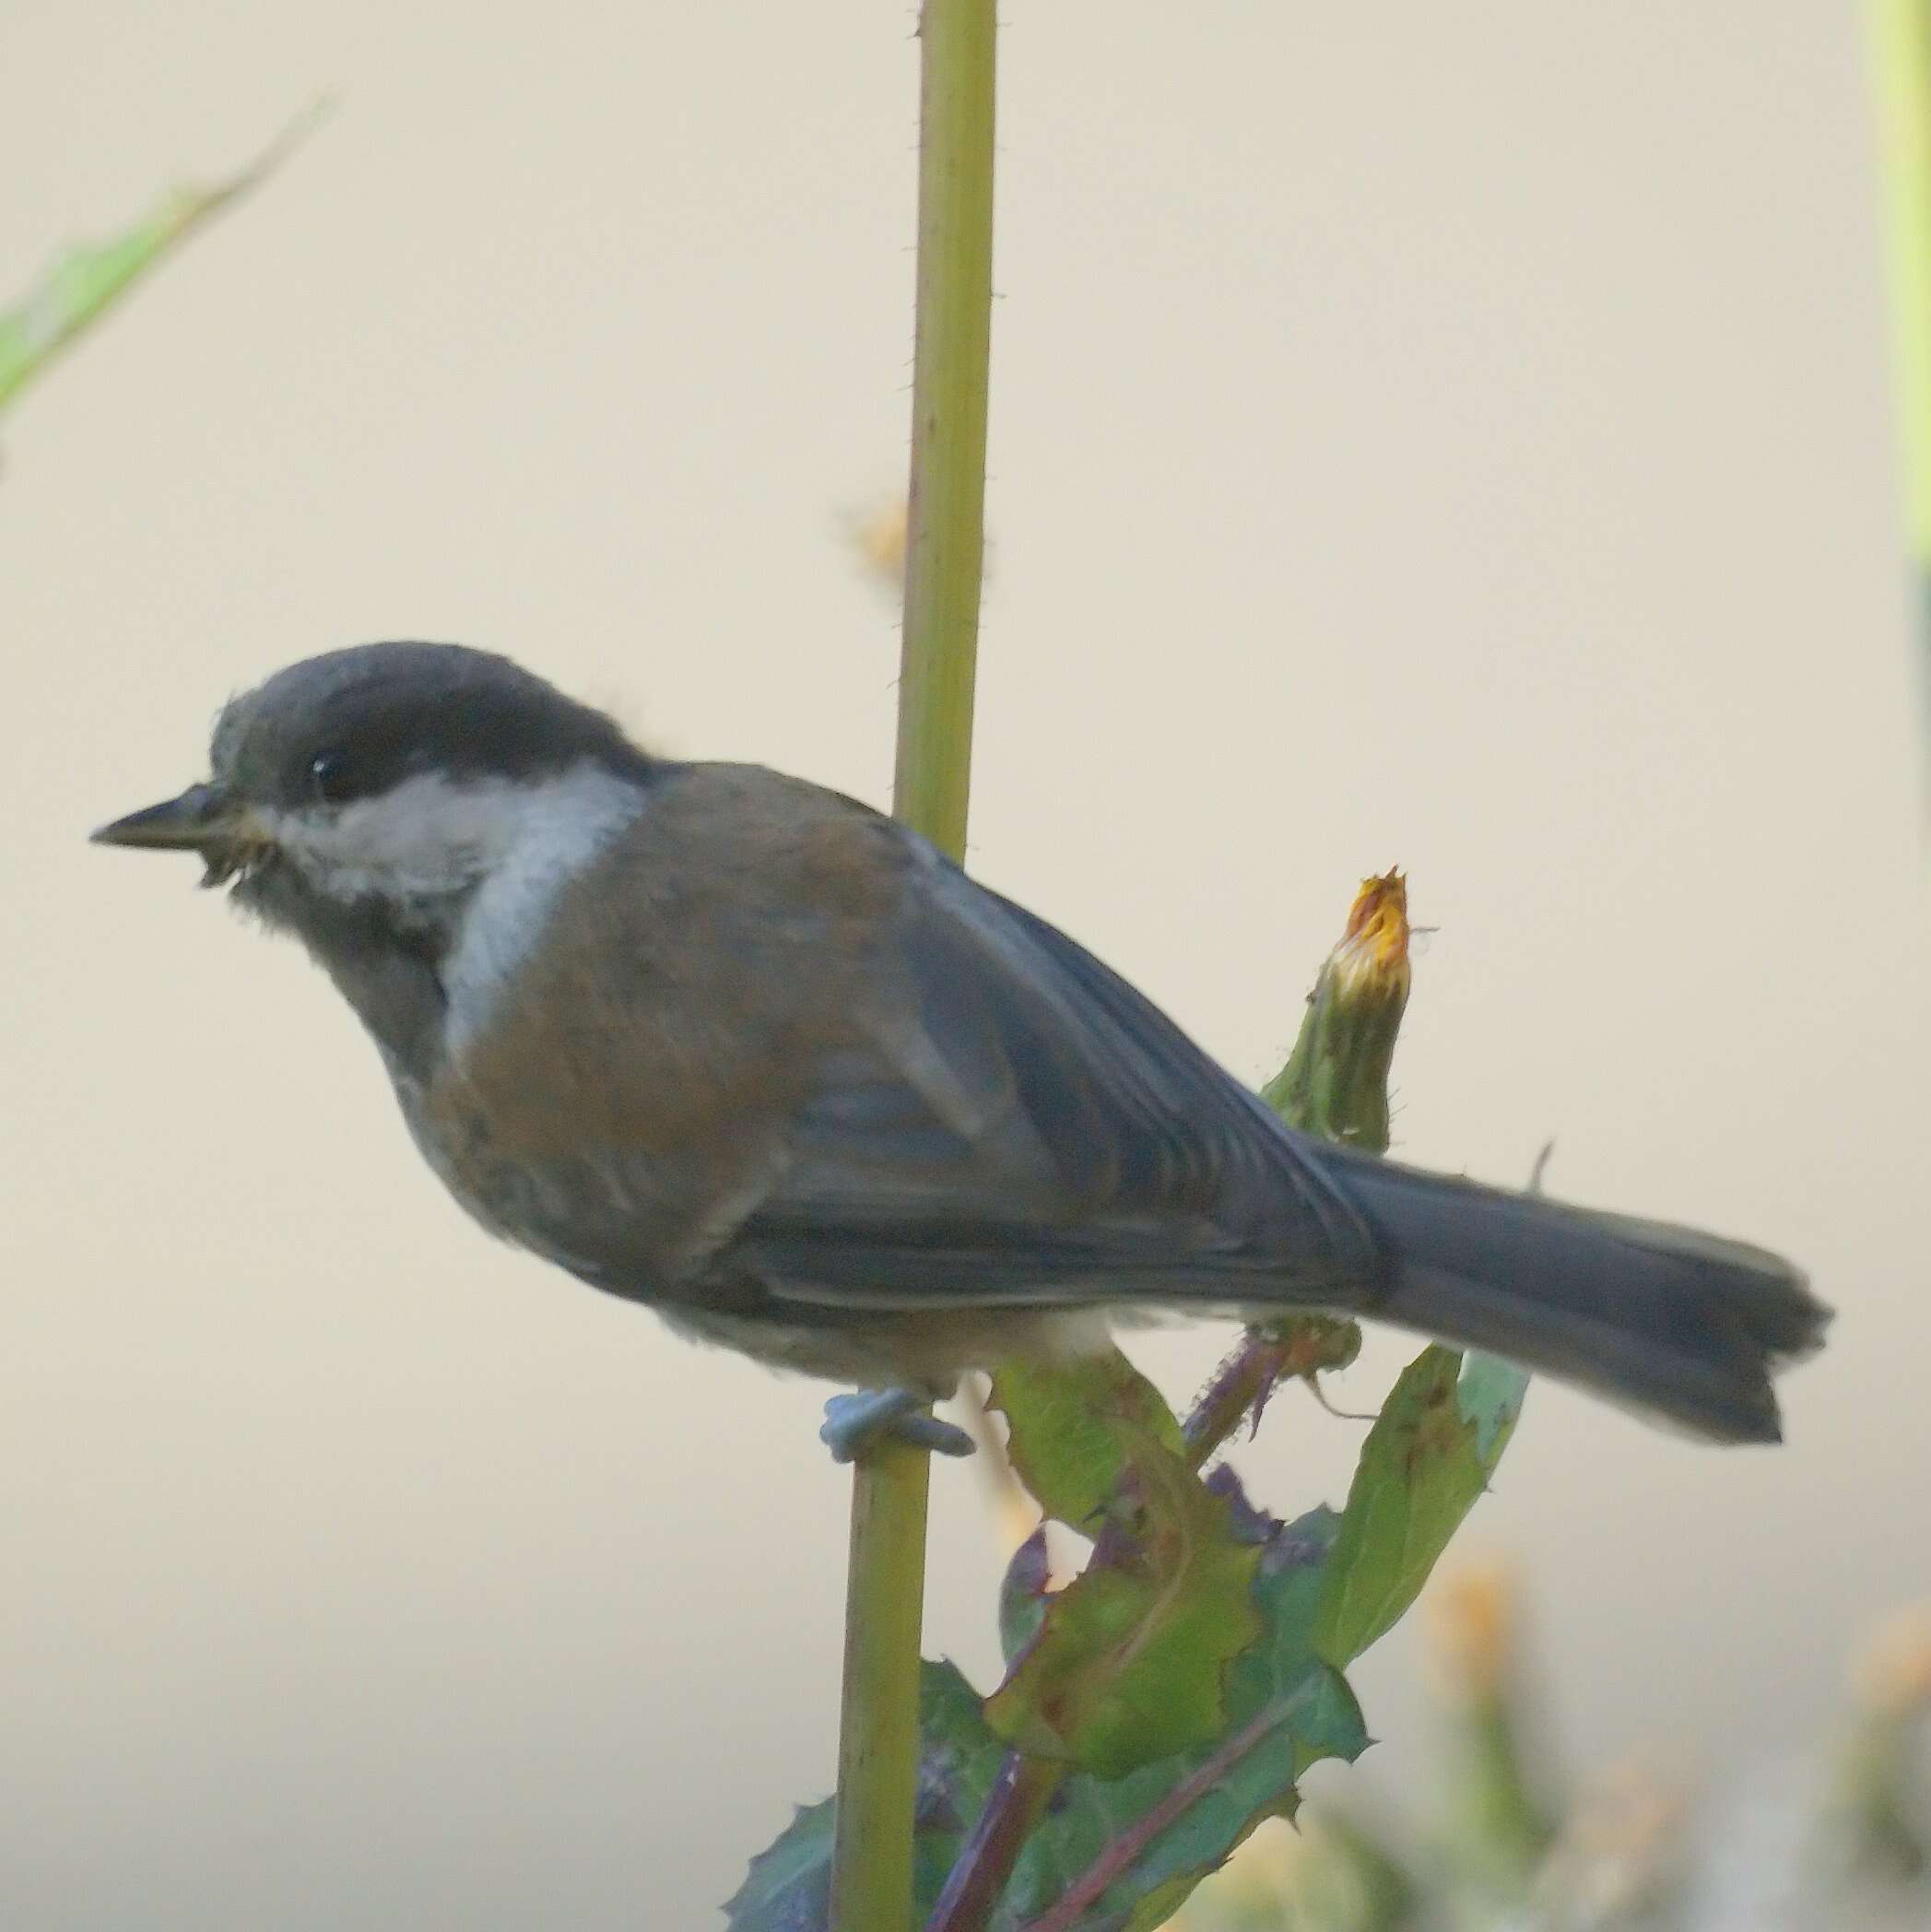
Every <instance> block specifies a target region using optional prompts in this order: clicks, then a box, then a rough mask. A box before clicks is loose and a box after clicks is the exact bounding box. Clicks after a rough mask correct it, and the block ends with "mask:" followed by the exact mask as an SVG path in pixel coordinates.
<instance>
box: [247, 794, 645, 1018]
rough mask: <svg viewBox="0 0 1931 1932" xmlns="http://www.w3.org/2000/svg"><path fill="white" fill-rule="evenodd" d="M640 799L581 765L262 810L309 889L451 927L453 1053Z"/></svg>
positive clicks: (447, 958) (445, 969) (446, 958)
mask: <svg viewBox="0 0 1931 1932" xmlns="http://www.w3.org/2000/svg"><path fill="white" fill-rule="evenodd" d="M643 804H644V795H643V794H642V791H641V790H640V789H639V788H638V786H637V785H636V784H635V783H631V782H630V781H628V780H626V779H622V778H618V777H617V776H615V775H614V774H613V773H611V772H606V771H604V770H602V769H601V768H600V767H598V766H596V765H592V764H583V765H578V766H575V767H574V768H573V769H571V771H569V772H561V773H559V774H558V775H556V776H554V777H550V778H545V779H540V780H536V781H535V782H533V783H515V782H514V781H512V780H510V779H503V778H490V779H479V780H476V781H472V782H469V783H458V782H456V781H454V780H452V779H449V778H446V777H442V776H441V775H438V774H433V773H430V774H425V775H424V776H422V777H419V778H411V779H408V780H406V781H405V782H404V783H402V784H399V785H397V786H396V787H395V789H394V791H391V792H385V793H384V794H383V795H382V796H381V797H379V798H359V799H357V800H356V801H355V802H354V803H352V804H349V805H345V806H338V807H328V806H309V807H302V808H301V809H300V810H299V811H292V812H272V813H264V815H263V816H264V819H265V824H266V829H267V831H269V833H270V834H271V835H272V836H273V838H274V840H275V842H276V843H277V846H278V848H279V849H280V852H281V854H282V856H283V857H284V858H285V859H287V860H288V863H289V864H290V865H292V866H295V867H296V868H297V869H298V870H299V871H300V873H301V874H302V875H303V877H304V878H307V879H308V880H309V882H310V883H311V885H312V887H313V888H314V889H316V890H317V891H320V892H323V893H325V894H327V895H328V897H330V898H331V899H334V900H336V901H340V902H341V903H343V904H345V905H348V904H355V903H358V902H359V901H364V900H370V899H374V900H379V901H382V902H383V903H384V904H386V905H388V906H390V907H391V908H393V909H394V912H395V913H396V914H397V915H398V916H399V917H401V918H402V919H404V920H406V921H407V922H409V923H411V924H415V925H429V926H431V927H435V928H440V929H442V931H444V932H447V933H448V935H449V937H448V947H447V950H446V951H445V953H444V955H443V960H442V971H441V977H442V986H443V991H444V993H445V995H447V998H448V1001H449V1019H448V1022H447V1031H446V1033H445V1044H446V1046H447V1048H448V1050H449V1051H450V1052H452V1053H455V1052H458V1051H460V1050H461V1048H462V1047H463V1045H464V1044H465V1043H466V1042H467V1041H469V1040H470V1039H472V1038H474V1037H475V1035H476V1033H477V1031H478V1030H479V1029H480V1028H481V1027H482V1026H483V1024H484V1023H485V1022H486V1020H487V1019H488V1018H489V1012H490V1009H491V1007H493V1006H494V1004H495V1001H496V998H497V995H498V994H499V993H500V991H501V989H502V987H503V985H504V984H506V983H507V982H508V980H509V979H510V978H511V976H512V974H513V973H514V972H515V971H516V969H517V967H518V966H520V965H521V964H522V963H523V961H524V959H526V958H527V957H528V955H529V952H530V949H531V948H532V947H533V946H534V945H536V942H537V941H538V940H539V939H540V938H541V937H542V934H543V930H544V927H545V925H546V924H547V922H548V916H549V911H550V908H551V906H552V905H553V904H554V903H555V901H556V898H557V895H558V893H559V892H560V891H561V890H562V889H563V888H564V887H565V886H566V885H568V884H569V883H570V881H571V879H572V878H575V877H576V876H577V874H578V873H580V872H581V871H582V870H583V868H584V866H588V865H590V864H591V863H592V862H593V861H594V860H595V859H596V858H597V857H598V856H599V855H600V854H602V853H603V852H604V850H605V849H606V847H607V846H608V845H609V843H610V842H611V841H612V840H613V839H615V838H616V837H617V836H618V833H619V832H621V831H623V829H624V828H625V827H626V826H627V825H629V824H630V822H631V821H632V820H633V819H635V818H636V817H637V815H638V813H639V812H640V811H642V809H643ZM465 894H467V895H468V899H467V903H466V904H465V903H463V896H464V895H465ZM452 928H453V929H452Z"/></svg>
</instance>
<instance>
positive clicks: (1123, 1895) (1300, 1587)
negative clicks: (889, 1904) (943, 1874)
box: [994, 1509, 1368, 1932]
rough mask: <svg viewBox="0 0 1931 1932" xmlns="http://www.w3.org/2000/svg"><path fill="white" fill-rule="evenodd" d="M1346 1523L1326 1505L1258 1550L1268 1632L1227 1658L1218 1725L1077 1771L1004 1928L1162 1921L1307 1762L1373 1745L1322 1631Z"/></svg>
mask: <svg viewBox="0 0 1931 1932" xmlns="http://www.w3.org/2000/svg"><path fill="white" fill-rule="evenodd" d="M1335 1533H1336V1516H1335V1514H1334V1513H1333V1512H1332V1511H1331V1510H1327V1509H1317V1510H1314V1511H1313V1512H1311V1513H1310V1514H1308V1515H1306V1516H1303V1517H1301V1519H1300V1521H1298V1522H1296V1523H1291V1524H1289V1525H1286V1526H1283V1527H1280V1528H1279V1529H1278V1531H1277V1532H1276V1534H1275V1535H1274V1536H1273V1537H1271V1538H1270V1539H1269V1540H1268V1542H1267V1543H1266V1546H1265V1547H1264V1548H1259V1549H1257V1550H1256V1553H1257V1554H1258V1555H1259V1557H1260V1563H1259V1571H1258V1574H1257V1576H1256V1578H1255V1581H1254V1589H1253V1601H1254V1608H1256V1610H1257V1611H1258V1612H1259V1616H1260V1621H1261V1625H1262V1632H1261V1636H1260V1638H1259V1641H1258V1642H1256V1643H1254V1644H1253V1645H1252V1646H1251V1647H1250V1648H1248V1649H1247V1650H1246V1651H1245V1652H1244V1653H1243V1654H1242V1655H1240V1656H1239V1657H1237V1658H1235V1660H1234V1661H1233V1663H1232V1665H1231V1666H1230V1667H1229V1670H1228V1673H1227V1691H1226V1704H1227V1721H1226V1725H1225V1727H1224V1729H1223V1731H1222V1733H1221V1735H1220V1736H1219V1738H1218V1739H1217V1740H1216V1741H1215V1742H1214V1743H1212V1744H1210V1745H1206V1746H1203V1747H1200V1748H1198V1749H1192V1750H1187V1751H1182V1752H1178V1753H1176V1754H1175V1755H1173V1756H1172V1757H1170V1758H1165V1759H1161V1760H1160V1761H1157V1762H1155V1763H1152V1764H1148V1765H1145V1766H1142V1767H1141V1768H1140V1769H1139V1770H1137V1771H1135V1772H1132V1773H1128V1774H1127V1775H1125V1776H1124V1777H1119V1778H1112V1779H1106V1778H1100V1777H1095V1776H1091V1775H1088V1774H1084V1773H1082V1774H1078V1775H1075V1776H1074V1777H1071V1778H1069V1779H1068V1780H1067V1781H1066V1785H1065V1786H1064V1787H1063V1789H1062V1791H1061V1794H1060V1797H1059V1798H1058V1800H1057V1802H1056V1803H1055V1805H1054V1808H1052V1809H1051V1810H1050V1811H1049V1813H1048V1814H1047V1816H1046V1818H1045V1819H1044V1820H1042V1822H1041V1824H1040V1825H1039V1827H1038V1828H1037V1829H1036V1830H1035V1832H1033V1835H1032V1837H1031V1838H1030V1840H1029V1842H1028V1844H1027V1846H1026V1849H1025V1851H1024V1852H1023V1853H1022V1854H1021V1855H1020V1858H1019V1861H1018V1866H1017V1867H1016V1868H1015V1870H1014V1873H1013V1878H1012V1881H1011V1883H1010V1884H1009V1886H1008V1887H1007V1892H1006V1896H1005V1898H1004V1900H1003V1901H1002V1903H1001V1906H1000V1911H999V1914H998V1915H997V1916H996V1917H995V1921H994V1925H995V1928H997V1932H1017V1928H1018V1927H1020V1926H1028V1925H1030V1924H1031V1923H1032V1922H1034V1921H1038V1922H1039V1923H1040V1925H1041V1926H1042V1928H1044V1927H1050V1928H1051V1932H1101V1928H1102V1927H1103V1928H1106V1932H1119V1928H1123V1927H1127V1926H1137V1927H1150V1926H1156V1925H1159V1924H1160V1923H1161V1922H1162V1921H1163V1918H1164V1917H1165V1916H1167V1915H1171V1914H1172V1913H1173V1912H1174V1911H1175V1910H1177V1909H1178V1907H1179V1905H1180V1904H1181V1903H1182V1901H1183V1899H1184V1898H1185V1897H1186V1895H1187V1893H1188V1892H1190V1891H1192V1890H1193V1888H1194V1887H1195V1885H1197V1884H1198V1883H1199V1881H1200V1880H1201V1879H1203V1878H1204V1877H1206V1875H1207V1873H1208V1872H1210V1871H1211V1870H1213V1869H1214V1868H1215V1867H1217V1866H1219V1864H1220V1862H1221V1861H1222V1860H1223V1859H1225V1858H1226V1856H1227V1855H1228V1854H1229V1853H1230V1851H1232V1849H1233V1848H1234V1846H1236V1845H1237V1844H1240V1843H1241V1841H1242V1839H1244V1838H1245V1837H1246V1836H1247V1835H1248V1833H1249V1832H1252V1831H1253V1830H1254V1827H1255V1826H1256V1825H1258V1824H1260V1823H1261V1822H1262V1820H1265V1819H1267V1818H1270V1817H1275V1816H1278V1815H1286V1816H1291V1815H1292V1812H1293V1809H1294V1807H1295V1804H1296V1802H1297V1794H1296V1788H1295V1787H1296V1783H1297V1780H1298V1779H1299V1778H1300V1777H1301V1774H1302V1773H1304V1772H1305V1771H1306V1769H1307V1767H1308V1766H1309V1765H1310V1764H1312V1763H1313V1762H1315V1761H1317V1760H1319V1759H1321V1758H1341V1759H1346V1760H1352V1759H1353V1758H1356V1757H1358V1756H1359V1755H1360V1752H1361V1751H1362V1750H1364V1749H1366V1748H1367V1744H1368V1735H1367V1731H1366V1729H1365V1727H1364V1726H1363V1725H1362V1722H1361V1714H1360V1708H1359V1706H1358V1705H1357V1704H1356V1702H1355V1701H1354V1696H1353V1693H1352V1692H1351V1691H1349V1690H1348V1685H1347V1682H1346V1680H1345V1679H1343V1678H1342V1676H1341V1674H1340V1672H1339V1671H1337V1670H1336V1669H1334V1668H1333V1667H1332V1666H1330V1665H1329V1664H1327V1663H1326V1662H1325V1660H1324V1659H1323V1658H1322V1657H1321V1656H1320V1655H1317V1653H1316V1651H1315V1648H1314V1644H1313V1621H1314V1618H1315V1614H1316V1611H1317V1608H1318V1606H1319V1603H1320V1596H1321V1578H1322V1573H1323V1569H1324V1566H1325V1561H1326V1558H1327V1555H1328V1552H1329V1550H1330V1549H1331V1547H1332V1545H1333V1542H1334V1537H1335Z"/></svg>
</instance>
